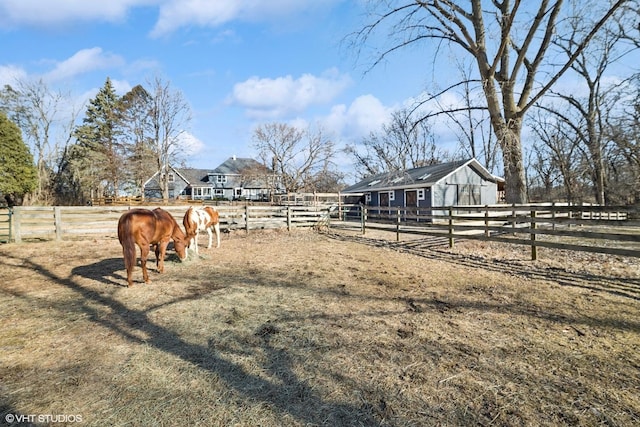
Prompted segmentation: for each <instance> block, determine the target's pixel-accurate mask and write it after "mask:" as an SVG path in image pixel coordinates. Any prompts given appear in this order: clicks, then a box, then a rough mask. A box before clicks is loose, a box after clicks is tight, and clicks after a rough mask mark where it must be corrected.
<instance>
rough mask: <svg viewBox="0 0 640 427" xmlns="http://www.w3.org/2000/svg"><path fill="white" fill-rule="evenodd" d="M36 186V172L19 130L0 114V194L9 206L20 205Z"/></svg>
mask: <svg viewBox="0 0 640 427" xmlns="http://www.w3.org/2000/svg"><path fill="white" fill-rule="evenodd" d="M36 185H37V171H36V167H35V165H34V163H33V156H32V155H31V152H30V151H29V147H27V145H26V144H25V143H24V142H23V141H22V135H21V133H20V128H19V127H18V126H17V125H16V124H15V123H13V122H12V121H10V120H9V119H8V118H7V116H6V115H5V114H4V113H3V112H0V194H2V195H3V196H4V198H5V200H6V201H7V204H9V206H14V205H17V204H21V202H22V198H23V197H24V195H25V194H27V193H29V192H30V191H33V190H34V189H35V188H36Z"/></svg>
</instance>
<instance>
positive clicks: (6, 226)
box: [0, 208, 13, 243]
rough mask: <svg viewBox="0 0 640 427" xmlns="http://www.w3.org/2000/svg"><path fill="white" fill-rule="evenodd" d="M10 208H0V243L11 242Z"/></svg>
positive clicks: (11, 212) (11, 213)
mask: <svg viewBox="0 0 640 427" xmlns="http://www.w3.org/2000/svg"><path fill="white" fill-rule="evenodd" d="M12 215H13V211H12V210H11V208H0V243H9V242H11V238H12V236H11V217H12Z"/></svg>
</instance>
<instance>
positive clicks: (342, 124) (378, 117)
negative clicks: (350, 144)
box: [322, 95, 394, 140]
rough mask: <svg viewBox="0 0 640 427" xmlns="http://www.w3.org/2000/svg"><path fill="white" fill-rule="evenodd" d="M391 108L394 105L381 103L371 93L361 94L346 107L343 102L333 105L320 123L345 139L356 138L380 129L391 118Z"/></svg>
mask: <svg viewBox="0 0 640 427" xmlns="http://www.w3.org/2000/svg"><path fill="white" fill-rule="evenodd" d="M393 110H394V107H387V106H385V105H383V104H382V102H380V100H379V99H378V98H376V97H375V96H373V95H362V96H359V97H357V98H356V99H355V100H353V102H352V103H351V105H349V106H348V107H347V106H346V105H344V104H341V105H336V106H334V107H333V108H332V109H331V112H330V113H329V115H328V116H327V117H325V118H324V119H323V120H322V123H323V125H324V126H325V127H326V128H327V129H329V130H330V131H332V132H334V133H335V134H337V135H342V136H343V137H344V138H345V139H349V140H358V139H360V138H362V137H365V136H367V135H369V134H370V133H371V132H377V131H380V129H381V128H382V125H383V124H384V123H387V122H388V121H389V119H390V118H391V112H392V111H393Z"/></svg>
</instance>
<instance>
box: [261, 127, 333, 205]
mask: <svg viewBox="0 0 640 427" xmlns="http://www.w3.org/2000/svg"><path fill="white" fill-rule="evenodd" d="M253 145H254V148H256V150H257V151H258V155H259V157H260V159H261V161H262V163H263V164H265V165H268V164H271V165H272V170H273V171H274V173H275V174H276V176H277V177H278V178H279V180H280V182H281V183H282V185H283V186H284V189H285V191H286V192H287V193H295V192H298V191H316V188H315V183H316V182H317V181H316V178H317V177H318V176H319V174H323V173H326V172H329V171H331V165H332V163H331V160H332V158H333V156H334V155H335V149H334V143H333V142H332V141H331V140H330V139H328V138H327V136H326V135H325V134H324V132H323V131H322V129H318V130H316V131H313V130H311V129H306V130H302V129H298V128H296V127H295V126H291V125H288V124H285V123H267V124H263V125H260V126H258V128H256V130H255V131H254V134H253Z"/></svg>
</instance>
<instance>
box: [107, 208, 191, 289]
mask: <svg viewBox="0 0 640 427" xmlns="http://www.w3.org/2000/svg"><path fill="white" fill-rule="evenodd" d="M172 239H173V245H174V247H175V250H176V253H177V254H178V258H180V260H181V261H182V260H184V259H185V258H186V254H185V244H186V236H185V234H184V233H183V232H182V229H181V228H180V226H179V225H178V223H177V222H176V220H175V219H174V218H173V216H171V214H170V213H169V212H167V211H165V210H162V209H160V208H156V209H154V210H152V211H151V210H149V209H131V210H129V211H127V212H125V213H124V214H122V216H121V217H120V220H119V221H118V240H120V244H121V245H122V254H123V255H124V266H125V268H126V269H127V286H131V285H133V280H132V279H131V275H132V273H133V267H134V265H135V264H136V245H138V246H139V247H140V265H141V266H142V277H143V279H144V281H145V283H149V282H150V281H149V273H148V272H147V257H148V256H149V245H153V246H154V247H155V253H156V265H157V267H158V272H160V273H162V272H164V256H165V253H166V251H167V245H168V244H169V240H172Z"/></svg>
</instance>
